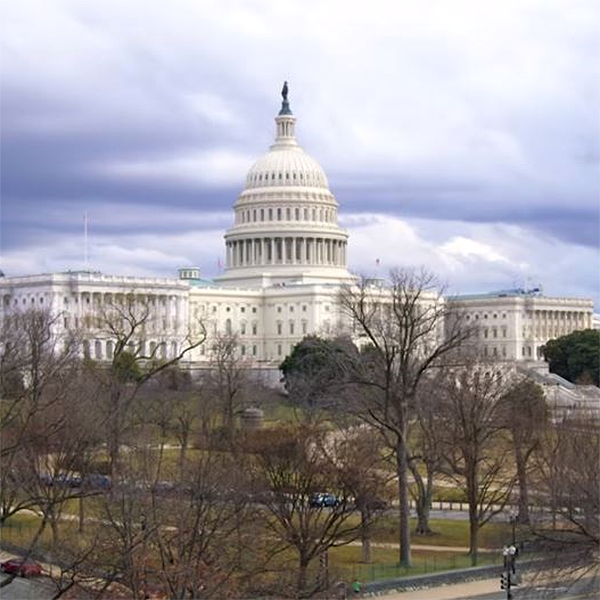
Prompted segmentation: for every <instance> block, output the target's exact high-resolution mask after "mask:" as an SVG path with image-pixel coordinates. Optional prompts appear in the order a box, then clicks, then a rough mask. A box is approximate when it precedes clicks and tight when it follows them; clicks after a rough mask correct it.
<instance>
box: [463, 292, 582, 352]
mask: <svg viewBox="0 0 600 600" xmlns="http://www.w3.org/2000/svg"><path fill="white" fill-rule="evenodd" d="M452 302H453V306H454V308H455V310H460V312H462V313H464V318H465V319H466V322H467V323H469V324H473V325H476V326H477V335H476V340H477V342H478V344H480V345H481V350H482V353H483V354H484V356H488V357H490V358H496V359H498V360H517V361H532V360H533V361H535V360H541V359H542V351H541V348H542V346H543V345H544V344H546V342H547V341H548V340H550V339H553V338H556V337H560V336H562V335H566V334H568V333H571V332H572V331H576V330H578V329H587V328H590V327H591V326H592V314H593V302H592V300H587V299H582V298H550V297H545V296H538V295H515V296H493V295H490V296H488V297H483V296H482V297H479V298H468V297H466V298H453V299H452Z"/></svg>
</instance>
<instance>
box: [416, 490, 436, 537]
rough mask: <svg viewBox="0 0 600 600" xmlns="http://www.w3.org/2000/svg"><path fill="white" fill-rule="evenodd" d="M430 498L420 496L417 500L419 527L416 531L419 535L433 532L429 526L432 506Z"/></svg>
mask: <svg viewBox="0 0 600 600" xmlns="http://www.w3.org/2000/svg"><path fill="white" fill-rule="evenodd" d="M430 503H431V500H430V499H429V498H425V497H423V498H419V500H418V502H417V529H416V530H415V533H417V534H418V535H429V534H430V533H432V531H431V528H430V527H429V509H430V506H431V504H430Z"/></svg>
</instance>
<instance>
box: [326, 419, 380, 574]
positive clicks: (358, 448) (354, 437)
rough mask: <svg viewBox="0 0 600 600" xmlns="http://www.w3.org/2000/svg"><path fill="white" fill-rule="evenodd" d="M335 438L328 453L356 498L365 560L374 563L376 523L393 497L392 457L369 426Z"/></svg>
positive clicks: (347, 429) (346, 431) (339, 433)
mask: <svg viewBox="0 0 600 600" xmlns="http://www.w3.org/2000/svg"><path fill="white" fill-rule="evenodd" d="M332 437H333V448H331V449H330V451H329V452H328V453H327V456H329V457H330V459H331V460H332V461H334V465H335V468H336V469H337V471H338V473H339V477H340V478H341V480H342V481H343V482H344V486H345V488H346V489H347V490H348V491H349V493H350V494H351V495H352V496H353V497H354V505H355V507H356V509H357V510H358V511H359V513H360V541H361V547H362V558H361V561H362V562H363V563H370V562H371V537H372V531H373V526H374V524H375V522H376V521H377V519H378V518H379V517H380V516H381V515H382V512H383V510H384V509H385V508H387V505H388V500H389V494H388V483H390V481H391V476H390V471H389V467H388V460H387V457H386V456H385V454H384V448H383V447H382V443H381V439H380V438H379V437H378V436H377V435H376V433H375V432H373V430H372V428H371V427H369V426H367V425H362V426H361V427H349V428H346V429H342V430H339V431H336V432H335V433H334V434H332Z"/></svg>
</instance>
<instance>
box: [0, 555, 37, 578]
mask: <svg viewBox="0 0 600 600" xmlns="http://www.w3.org/2000/svg"><path fill="white" fill-rule="evenodd" d="M0 569H1V570H2V572H4V573H14V574H16V575H20V576H21V577H33V576H35V575H41V574H42V566H41V565H40V564H38V563H36V562H34V561H33V560H23V559H22V558H11V559H10V560H5V561H4V562H3V563H0Z"/></svg>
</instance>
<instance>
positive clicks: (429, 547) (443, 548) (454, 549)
mask: <svg viewBox="0 0 600 600" xmlns="http://www.w3.org/2000/svg"><path fill="white" fill-rule="evenodd" d="M361 545H362V544H361V542H360V541H359V540H356V541H354V542H350V543H349V544H348V546H361ZM371 548H396V549H397V548H398V544H397V543H395V542H371ZM410 548H411V550H431V551H432V552H464V553H465V554H466V553H467V552H468V551H469V548H468V547H467V546H434V545H429V544H411V545H410ZM479 552H482V553H486V552H489V553H493V552H498V549H496V550H494V549H493V548H479Z"/></svg>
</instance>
